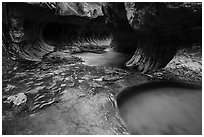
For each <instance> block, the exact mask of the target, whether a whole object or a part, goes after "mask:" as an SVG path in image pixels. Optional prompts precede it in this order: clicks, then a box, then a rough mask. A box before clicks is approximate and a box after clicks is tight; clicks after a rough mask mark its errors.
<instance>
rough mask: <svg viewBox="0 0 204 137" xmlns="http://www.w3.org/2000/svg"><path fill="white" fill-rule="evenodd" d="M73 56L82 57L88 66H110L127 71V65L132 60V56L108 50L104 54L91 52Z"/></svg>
mask: <svg viewBox="0 0 204 137" xmlns="http://www.w3.org/2000/svg"><path fill="white" fill-rule="evenodd" d="M73 56H76V57H80V58H82V60H83V61H84V64H86V65H88V66H108V67H117V68H122V69H125V68H126V66H125V63H126V62H127V61H128V60H129V59H130V58H131V55H130V54H125V53H120V52H115V51H112V50H107V52H105V53H103V54H96V53H90V52H84V53H77V54H73Z"/></svg>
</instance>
